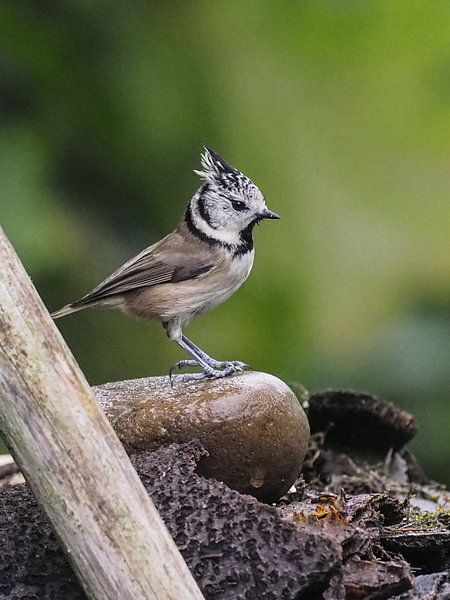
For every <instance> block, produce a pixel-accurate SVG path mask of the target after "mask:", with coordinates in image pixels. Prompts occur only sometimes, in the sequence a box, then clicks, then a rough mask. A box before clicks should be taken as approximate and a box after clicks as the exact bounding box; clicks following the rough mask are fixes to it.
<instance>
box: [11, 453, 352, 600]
mask: <svg viewBox="0 0 450 600" xmlns="http://www.w3.org/2000/svg"><path fill="white" fill-rule="evenodd" d="M204 453H205V451H204V450H203V449H202V448H201V447H200V446H199V444H196V443H190V444H185V445H183V446H176V445H172V446H169V447H167V448H164V449H161V450H159V451H156V452H153V453H150V452H145V453H140V454H136V455H135V456H133V458H132V461H133V463H134V465H135V467H136V468H137V470H138V472H139V474H140V476H141V479H142V481H143V483H144V486H145V488H146V489H147V491H148V493H149V494H150V495H151V497H152V499H153V501H154V503H155V504H156V506H157V508H158V510H159V512H160V514H161V516H162V518H163V520H164V521H165V523H166V525H167V527H168V529H169V531H170V533H171V534H172V535H173V537H174V539H175V541H176V543H177V545H178V548H179V550H180V551H181V553H182V555H183V556H184V558H185V560H186V562H187V563H188V566H189V568H190V570H191V572H192V573H193V575H194V577H195V578H196V579H197V582H198V583H199V585H200V587H201V588H202V590H203V592H204V594H205V597H206V598H211V599H212V598H214V599H215V600H216V599H229V600H239V599H249V600H250V599H253V598H264V600H278V599H280V598H282V599H283V600H294V599H295V600H302V599H305V600H316V599H317V600H319V599H320V598H322V595H323V593H325V592H326V591H327V590H328V589H332V590H333V593H334V596H330V595H328V597H329V598H333V600H339V598H340V597H341V596H339V589H340V586H339V573H340V566H341V548H340V546H339V544H337V543H336V542H335V541H334V540H332V539H331V538H330V537H328V536H326V535H324V534H323V533H321V532H320V531H317V530H314V529H310V530H306V529H305V530H303V531H298V530H297V529H296V528H295V527H294V526H293V525H292V524H290V523H287V522H285V521H283V520H282V519H281V517H280V515H279V513H278V511H277V510H276V509H274V508H271V507H269V506H266V505H263V504H260V503H259V502H257V501H256V500H255V499H254V498H251V497H250V496H243V495H241V494H239V493H238V492H235V491H232V490H230V489H229V488H227V487H226V486H225V485H224V484H221V483H218V482H215V481H213V480H206V479H204V478H202V477H199V476H198V475H196V474H195V472H194V469H195V466H196V464H197V462H198V461H199V460H200V459H201V457H202V456H204ZM0 505H1V506H2V510H1V511H0V539H1V540H2V542H3V543H2V551H1V552H0V600H18V599H19V598H35V599H36V600H41V599H45V600H47V599H48V600H50V599H54V600H56V599H58V600H61V599H62V598H64V599H65V600H82V599H83V600H84V599H85V596H84V594H83V592H82V590H81V588H80V587H79V585H78V583H77V582H76V580H75V577H74V574H73V572H72V569H71V568H70V566H69V564H68V563H67V561H66V559H65V557H64V555H63V554H62V551H61V550H60V546H59V543H58V541H57V539H56V537H55V535H54V533H53V531H52V529H51V527H50V525H49V524H48V522H47V520H46V518H45V516H44V515H43V513H42V511H41V510H40V509H39V508H38V506H37V504H36V502H35V500H34V498H33V497H32V495H31V493H30V491H29V490H28V488H27V487H26V486H14V487H9V488H5V489H3V490H1V491H0ZM330 586H332V587H330ZM330 593H331V592H330Z"/></svg>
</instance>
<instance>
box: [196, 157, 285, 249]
mask: <svg viewBox="0 0 450 600" xmlns="http://www.w3.org/2000/svg"><path fill="white" fill-rule="evenodd" d="M201 163H202V170H199V171H195V173H197V175H200V177H201V178H202V179H203V180H204V184H203V185H202V187H201V188H200V189H199V190H198V192H197V193H196V194H195V196H194V197H193V199H192V201H191V204H190V207H191V212H192V218H193V221H194V223H195V225H196V227H198V229H199V230H200V231H202V232H203V233H205V234H206V235H208V236H209V237H211V238H213V239H216V240H219V241H222V242H224V243H227V244H232V245H237V244H239V243H240V240H241V233H242V232H243V231H249V230H250V232H251V229H252V228H253V226H254V225H255V224H256V223H258V222H260V221H262V220H263V219H279V216H278V215H277V214H276V213H274V212H272V211H271V210H269V209H268V208H267V206H266V202H265V200H264V196H263V195H262V193H261V191H260V190H259V188H258V187H257V186H256V185H255V184H254V183H253V182H252V181H251V180H250V179H249V178H248V177H247V176H246V175H244V174H243V173H241V171H239V170H238V169H236V168H235V167H233V166H231V165H230V164H228V163H227V162H226V161H225V160H224V159H223V158H221V157H220V156H219V155H218V154H217V153H216V152H214V151H213V150H211V149H210V148H207V147H206V148H205V150H204V152H203V154H202V159H201Z"/></svg>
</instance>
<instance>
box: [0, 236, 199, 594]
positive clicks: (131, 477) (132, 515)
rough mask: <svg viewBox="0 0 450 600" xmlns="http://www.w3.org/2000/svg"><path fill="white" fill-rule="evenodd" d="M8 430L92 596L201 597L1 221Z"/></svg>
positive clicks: (0, 409)
mask: <svg viewBox="0 0 450 600" xmlns="http://www.w3.org/2000/svg"><path fill="white" fill-rule="evenodd" d="M0 429H1V431H2V435H3V436H4V439H5V441H6V443H7V445H8V447H9V449H10V450H11V452H12V454H13V455H14V458H15V459H16V461H17V463H18V465H19V467H20V469H21V471H22V472H23V473H24V475H25V478H26V480H27V482H28V484H29V485H30V487H31V488H32V490H33V493H34V495H35V497H36V499H37V501H38V502H39V504H40V505H41V507H42V508H43V509H44V510H45V512H46V513H47V515H48V517H49V518H50V520H51V522H52V524H53V526H54V528H55V530H56V532H57V534H58V536H59V537H60V539H61V541H62V543H63V545H64V547H65V550H66V552H67V554H68V556H69V558H70V560H71V561H72V564H73V566H74V568H75V570H76V572H77V574H78V576H79V578H80V581H81V583H82V585H83V586H84V589H85V591H86V593H87V595H88V596H89V597H90V598H93V599H95V600H97V599H98V600H119V599H120V600H149V599H155V600H166V599H170V600H175V599H177V600H190V599H195V600H200V599H201V598H202V595H201V593H200V591H199V589H198V587H197V585H196V583H195V581H194V579H193V578H192V576H191V574H190V572H189V570H188V568H187V566H186V564H185V562H184V561H183V559H182V557H181V555H180V554H179V552H178V550H177V548H176V546H175V543H174V542H173V540H172V538H171V537H170V535H169V533H168V531H167V529H166V528H165V526H164V524H163V522H162V521H161V518H160V516H159V514H158V512H157V510H156V509H155V507H154V505H153V504H152V502H151V501H150V499H149V498H148V496H147V494H146V492H145V490H144V488H143V486H142V483H141V481H140V480H139V478H138V476H137V474H136V472H135V470H134V469H133V467H132V465H131V463H130V461H129V459H128V457H127V455H126V453H125V451H124V450H123V448H122V446H121V444H120V442H119V440H118V439H117V437H116V435H115V434H114V432H113V430H112V428H111V426H110V424H109V423H108V421H107V419H106V417H105V416H104V414H103V412H102V411H101V409H100V408H99V406H98V405H97V403H96V401H95V400H94V398H93V395H92V393H91V391H90V389H89V386H88V384H87V382H86V380H85V378H84V376H83V374H82V373H81V371H80V369H79V367H78V365H77V364H76V362H75V360H74V358H73V356H72V355H71V353H70V351H69V349H68V348H67V346H66V344H65V343H64V340H63V339H62V337H61V335H60V334H59V332H58V330H57V329H56V327H55V326H54V325H53V322H52V320H51V318H50V316H49V314H48V312H47V310H46V309H45V307H44V305H43V304H42V302H41V300H40V298H39V297H38V295H37V293H36V290H35V289H34V287H33V285H32V283H31V281H30V280H29V278H28V276H27V274H26V273H25V271H24V269H23V267H22V265H21V264H20V262H19V260H18V258H17V256H16V255H15V253H14V250H13V248H12V247H11V245H10V244H9V242H8V240H7V238H6V236H5V235H4V233H3V231H2V230H1V228H0Z"/></svg>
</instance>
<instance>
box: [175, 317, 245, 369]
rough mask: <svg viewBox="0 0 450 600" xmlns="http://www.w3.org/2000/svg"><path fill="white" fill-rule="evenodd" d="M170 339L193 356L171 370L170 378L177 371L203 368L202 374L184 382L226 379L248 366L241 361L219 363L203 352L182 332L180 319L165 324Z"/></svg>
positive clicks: (178, 363) (181, 361)
mask: <svg viewBox="0 0 450 600" xmlns="http://www.w3.org/2000/svg"><path fill="white" fill-rule="evenodd" d="M163 326H164V328H165V329H166V332H167V335H168V337H169V338H170V339H171V340H173V341H174V342H176V343H177V344H178V345H179V346H181V348H183V350H186V352H187V353H188V354H190V355H191V356H192V359H188V360H180V361H179V362H177V363H176V364H174V365H173V367H172V368H171V369H170V377H172V373H173V371H174V370H175V369H183V368H184V367H201V368H202V370H203V372H202V373H192V374H185V375H183V380H186V381H187V380H191V379H202V378H203V377H226V376H227V375H231V374H232V373H235V372H236V371H242V370H243V369H244V368H245V367H246V366H247V365H245V364H244V363H241V362H239V361H235V362H231V361H230V362H229V361H218V360H215V359H213V358H211V357H210V356H208V354H206V352H203V350H201V349H200V348H199V347H198V346H196V345H195V344H194V343H193V342H191V340H189V339H188V338H187V337H186V336H185V335H183V332H182V330H181V323H180V322H179V320H178V319H173V320H171V321H169V322H168V323H163Z"/></svg>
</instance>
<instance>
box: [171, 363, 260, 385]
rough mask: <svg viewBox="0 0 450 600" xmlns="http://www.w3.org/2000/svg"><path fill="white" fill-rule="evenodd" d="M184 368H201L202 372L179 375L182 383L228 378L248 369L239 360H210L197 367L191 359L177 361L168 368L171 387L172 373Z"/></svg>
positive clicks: (197, 364)
mask: <svg viewBox="0 0 450 600" xmlns="http://www.w3.org/2000/svg"><path fill="white" fill-rule="evenodd" d="M186 367H201V368H202V369H203V371H202V372H201V373H183V374H182V375H179V376H178V377H179V378H180V380H181V381H183V382H187V381H196V380H199V379H205V378H211V379H219V378H221V377H228V375H232V374H233V373H238V372H240V371H243V370H244V369H248V368H250V367H249V366H248V365H247V364H245V363H243V362H241V361H240V360H230V361H227V360H223V361H219V360H214V359H210V361H208V364H206V365H199V363H198V362H197V361H196V360H193V359H186V360H179V361H178V362H177V363H175V364H174V365H173V366H172V367H171V368H170V371H169V377H170V382H171V385H172V376H173V374H174V371H175V370H180V369H184V368H186Z"/></svg>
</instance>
